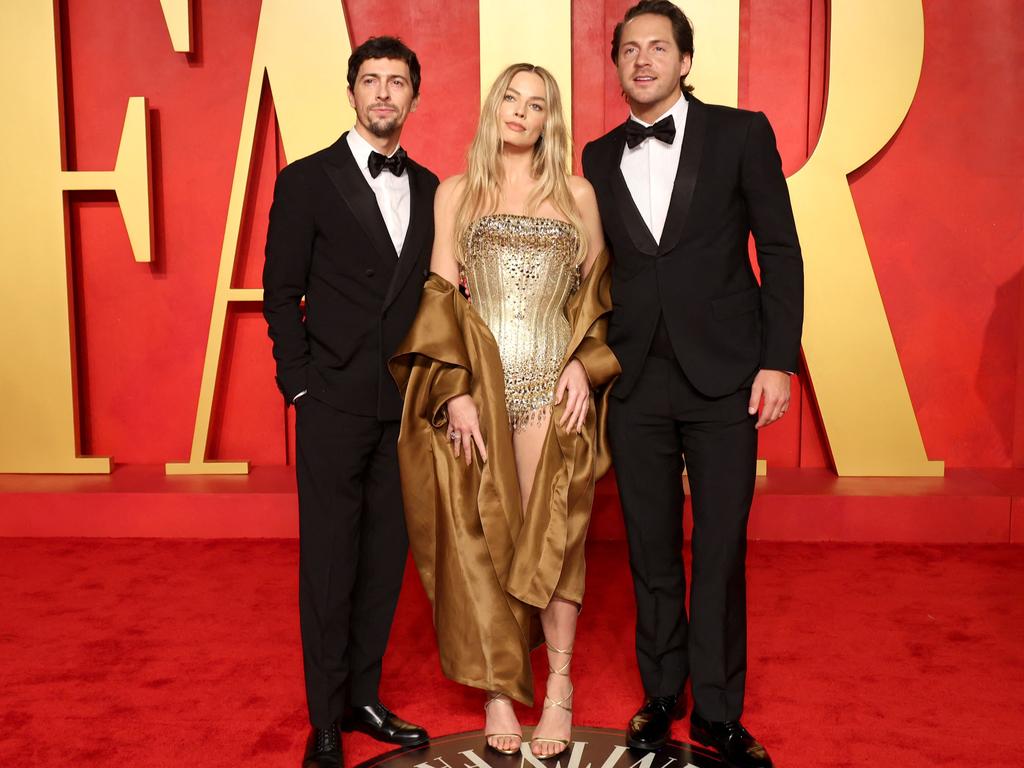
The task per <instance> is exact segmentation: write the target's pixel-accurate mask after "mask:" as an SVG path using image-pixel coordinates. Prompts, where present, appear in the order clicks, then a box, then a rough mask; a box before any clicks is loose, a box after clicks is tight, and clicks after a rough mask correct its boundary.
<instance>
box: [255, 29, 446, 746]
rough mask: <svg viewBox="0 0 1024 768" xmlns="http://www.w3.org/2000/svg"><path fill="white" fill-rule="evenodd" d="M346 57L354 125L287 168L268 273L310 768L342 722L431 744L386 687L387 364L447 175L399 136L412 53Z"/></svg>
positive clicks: (393, 549)
mask: <svg viewBox="0 0 1024 768" xmlns="http://www.w3.org/2000/svg"><path fill="white" fill-rule="evenodd" d="M348 67H349V68H348V86H349V88H348V98H349V103H350V104H351V105H352V107H353V108H354V109H355V113H356V125H355V128H354V129H353V130H351V131H348V132H346V133H345V134H343V135H342V137H341V138H340V139H338V141H337V142H335V143H334V144H333V145H331V146H330V147H328V148H327V149H324V150H321V151H320V152H317V153H315V154H313V155H310V156H309V157H305V158H302V159H301V160H298V161H296V162H294V163H292V164H291V165H289V166H287V167H286V168H285V169H284V170H282V171H281V173H280V175H279V176H278V178H277V184H276V186H275V188H274V203H273V206H272V207H271V210H270V227H269V230H268V233H267V249H266V264H265V266H264V269H263V289H264V298H263V306H264V315H265V316H266V319H267V323H268V325H269V333H270V338H271V339H272V340H273V346H274V359H275V360H276V361H277V383H278V386H279V387H280V389H281V392H282V393H283V394H284V397H285V400H286V402H288V403H294V404H295V409H296V416H295V422H296V424H295V434H296V475H297V480H298V491H299V616H300V624H301V630H302V655H303V664H304V668H305V678H306V701H307V704H308V707H309V718H310V723H311V725H312V731H311V733H310V737H309V741H308V744H307V748H306V756H305V758H304V762H303V765H306V766H340V765H341V763H342V756H341V736H340V733H339V729H340V730H349V729H358V730H361V731H365V732H367V733H369V734H370V735H372V736H374V737H375V738H378V739H380V740H382V741H387V742H390V743H394V744H400V745H403V746H411V745H416V744H421V743H423V742H425V741H426V740H427V734H426V731H424V730H423V728H420V727H419V726H415V725H411V724H409V723H406V722H404V721H403V720H401V719H400V718H398V717H397V716H396V715H394V714H393V713H392V712H390V711H389V710H388V709H386V708H385V707H384V705H383V704H381V702H380V700H379V698H378V694H377V691H378V685H379V682H380V675H381V660H382V658H383V656H384V649H385V646H386V645H387V639H388V633H389V632H390V630H391V621H392V618H393V616H394V612H395V606H396V604H397V602H398V593H399V590H400V588H401V584H402V574H403V571H404V568H405V560H406V552H407V549H408V537H407V534H406V530H405V518H404V513H403V509H402V494H401V485H400V480H399V474H398V456H397V441H398V428H399V420H400V418H401V415H402V403H401V399H400V398H399V394H398V389H397V387H395V384H394V381H393V380H392V379H391V376H390V375H389V374H388V371H387V367H386V364H387V361H388V358H389V357H390V356H391V355H392V353H393V352H394V351H395V349H396V348H397V347H398V344H399V343H400V342H401V341H402V339H403V337H404V336H405V334H406V331H408V329H409V326H410V325H411V324H412V320H413V317H414V316H415V315H416V310H417V308H418V306H419V301H420V295H421V292H422V290H423V283H424V280H425V278H426V276H427V271H428V267H429V264H430V249H431V244H432V242H433V236H434V219H433V201H434V190H435V189H436V188H437V183H438V182H437V177H436V176H435V175H434V174H433V173H431V172H430V171H428V170H427V169H426V168H424V167H423V166H421V165H418V164H417V163H415V162H413V161H412V160H411V159H409V158H408V157H407V156H406V154H405V151H404V150H403V149H401V147H400V146H399V138H400V137H401V133H402V126H403V124H404V123H405V120H406V118H407V117H408V116H409V114H410V113H411V112H413V111H414V110H415V109H416V104H417V99H418V93H419V85H420V66H419V62H418V60H417V58H416V54H414V53H413V52H412V51H411V50H409V48H407V47H406V46H405V44H403V43H402V42H401V41H399V40H397V39H396V38H391V37H377V38H371V39H369V40H367V41H366V42H365V43H363V44H362V45H361V46H359V47H358V48H356V49H355V50H354V51H353V52H352V56H351V58H350V59H349V63H348ZM303 296H305V299H306V300H305V308H304V311H303V307H302V305H301V303H300V302H301V300H302V297H303Z"/></svg>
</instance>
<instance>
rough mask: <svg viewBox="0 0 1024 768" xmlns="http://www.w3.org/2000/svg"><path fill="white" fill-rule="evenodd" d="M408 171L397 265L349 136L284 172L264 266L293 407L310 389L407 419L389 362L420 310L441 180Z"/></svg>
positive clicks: (343, 406)
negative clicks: (405, 220) (404, 228)
mask: <svg viewBox="0 0 1024 768" xmlns="http://www.w3.org/2000/svg"><path fill="white" fill-rule="evenodd" d="M406 173H408V174H409V192H410V211H409V228H408V231H407V233H406V236H405V243H404V246H403V248H402V253H401V257H399V255H398V254H397V253H395V247H394V244H393V243H392V241H391V237H390V236H389V234H388V229H387V225H385V223H384V219H383V217H382V216H381V214H380V208H379V207H378V206H377V198H376V197H375V196H374V194H373V190H371V189H370V186H369V185H368V184H367V183H366V179H365V178H364V177H363V174H362V171H361V170H360V169H359V167H358V166H357V165H356V161H355V158H353V157H352V152H351V150H350V149H349V147H348V142H347V141H346V138H345V134H343V135H342V137H341V138H340V139H338V141H336V142H335V143H334V144H332V145H331V146H330V147H328V148H326V149H324V150H321V151H320V152H317V153H315V154H313V155H310V156H309V157H304V158H302V159H301V160H296V161H295V162H294V163H291V164H290V165H288V166H287V167H286V168H284V169H283V170H282V171H281V173H280V174H279V175H278V177H277V183H276V185H275V187H274V203H273V205H272V206H271V209H270V227H269V229H268V231H267V249H266V263H265V264H264V268H263V314H264V316H265V317H266V319H267V323H268V325H269V333H270V338H271V339H272V340H273V346H274V359H275V360H276V361H277V384H278V387H279V388H280V389H281V392H282V393H283V394H284V396H285V398H286V399H287V400H288V401H289V402H291V400H292V398H294V397H295V396H296V395H297V394H298V393H299V392H302V391H303V390H307V391H308V393H309V395H308V396H312V397H315V398H317V399H318V400H321V401H323V402H325V403H327V404H329V405H331V406H333V407H335V408H337V409H339V410H342V411H345V412H347V413H353V414H358V415H365V416H376V417H377V418H379V419H398V418H401V415H402V401H401V398H400V397H399V394H398V388H397V387H396V386H395V383H394V381H393V380H392V379H391V376H390V375H389V374H388V372H387V361H388V358H389V357H391V355H392V353H393V352H394V351H395V349H396V348H397V347H398V345H399V343H400V342H401V341H402V339H403V338H404V337H405V334H406V332H407V331H408V330H409V326H410V325H412V321H413V318H414V317H415V315H416V310H417V308H418V307H419V301H420V295H421V293H422V291H423V283H424V281H425V280H426V277H427V274H428V269H429V266H430V249H431V246H432V244H433V240H434V191H435V190H436V189H437V183H438V182H437V176H435V175H434V174H433V173H431V172H430V171H428V170H427V169H426V168H424V167H423V166H421V165H418V164H417V163H415V162H413V161H412V160H409V161H408V165H407V166H406ZM303 296H305V297H306V301H305V312H303V308H302V306H301V305H300V300H301V299H302V297H303Z"/></svg>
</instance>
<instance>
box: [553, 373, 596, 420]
mask: <svg viewBox="0 0 1024 768" xmlns="http://www.w3.org/2000/svg"><path fill="white" fill-rule="evenodd" d="M563 397H564V398H567V399H566V401H565V412H564V413H563V414H562V418H561V419H559V420H558V426H560V427H562V428H563V429H565V430H570V429H575V430H576V434H577V435H578V434H580V432H582V431H583V424H584V423H585V422H586V420H587V410H588V409H589V408H590V379H588V378H587V370H586V369H585V368H584V367H583V363H581V362H580V361H579V360H577V359H576V358H575V357H574V358H573V359H572V360H570V361H569V364H568V365H566V366H565V370H564V371H562V375H561V376H559V377H558V384H557V385H556V386H555V405H558V404H559V403H561V402H562V398H563Z"/></svg>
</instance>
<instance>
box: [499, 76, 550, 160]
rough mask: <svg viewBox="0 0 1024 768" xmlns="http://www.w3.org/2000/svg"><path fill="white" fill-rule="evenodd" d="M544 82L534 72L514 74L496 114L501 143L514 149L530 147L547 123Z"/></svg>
mask: <svg viewBox="0 0 1024 768" xmlns="http://www.w3.org/2000/svg"><path fill="white" fill-rule="evenodd" d="M545 95H546V92H545V88H544V81H543V80H542V79H541V77H540V75H538V74H537V73H536V72H517V73H516V75H515V77H513V78H512V81H511V82H510V83H509V84H508V88H506V89H505V95H504V97H502V101H501V108H500V109H499V110H498V121H499V126H498V129H499V132H500V134H501V138H502V141H504V142H505V143H506V144H511V145H512V146H516V147H532V146H533V145H534V144H536V143H537V140H538V139H539V138H540V135H541V132H542V131H543V130H544V121H545V120H546V119H547V112H548V103H547V99H546V98H545Z"/></svg>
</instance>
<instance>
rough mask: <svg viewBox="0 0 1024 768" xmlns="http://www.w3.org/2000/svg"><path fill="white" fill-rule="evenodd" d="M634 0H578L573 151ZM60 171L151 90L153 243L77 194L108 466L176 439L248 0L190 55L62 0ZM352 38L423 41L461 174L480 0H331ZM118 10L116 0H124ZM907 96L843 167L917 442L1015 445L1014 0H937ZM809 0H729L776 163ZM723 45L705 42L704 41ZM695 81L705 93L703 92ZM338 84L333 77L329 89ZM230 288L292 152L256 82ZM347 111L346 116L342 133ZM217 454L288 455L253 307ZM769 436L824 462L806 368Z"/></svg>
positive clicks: (242, 332)
mask: <svg viewBox="0 0 1024 768" xmlns="http://www.w3.org/2000/svg"><path fill="white" fill-rule="evenodd" d="M629 4H630V2H628V0H574V2H573V38H574V48H573V65H574V75H573V89H574V100H575V105H574V114H573V118H574V129H575V139H576V142H577V148H578V149H579V148H581V147H582V146H583V144H584V143H585V142H586V141H588V140H590V139H592V138H594V137H596V136H598V135H599V134H601V133H603V132H604V131H605V130H607V129H608V128H610V127H612V126H613V125H615V124H617V123H618V122H620V121H621V120H622V119H623V117H624V116H625V114H626V112H625V107H624V105H623V103H622V101H621V99H620V98H619V96H618V88H617V82H616V79H615V73H614V71H613V69H612V67H611V63H610V61H609V59H608V55H607V52H608V38H609V36H610V31H611V28H612V26H613V24H614V22H615V21H616V20H617V19H619V18H621V14H622V12H623V10H624V9H625V8H626V7H627V6H628V5H629ZM61 5H62V8H61V15H62V27H63V30H62V40H63V54H64V55H63V68H64V72H63V79H64V85H65V100H66V105H65V111H66V122H67V145H68V168H69V169H78V170H91V169H107V168H111V167H113V163H114V159H115V154H116V148H117V141H118V137H119V135H120V121H121V119H122V117H123V111H124V105H125V102H126V100H127V99H128V97H129V96H133V95H145V96H147V97H149V104H150V107H151V109H152V113H151V114H152V117H151V125H152V133H153V170H154V187H155V188H154V196H155V204H154V208H155V211H154V212H155V222H156V237H157V250H156V258H155V262H154V263H153V264H152V265H143V264H137V263H135V262H133V260H132V256H131V252H130V249H129V245H128V241H127V236H126V234H125V232H124V229H123V226H122V223H121V219H120V214H119V212H118V210H117V207H116V202H115V201H114V199H113V197H112V196H110V195H106V194H99V193H97V194H76V195H74V196H73V197H72V201H73V202H72V253H73V256H72V270H73V274H74V286H75V305H76V316H77V336H78V338H77V341H78V356H79V377H80V405H81V407H80V412H81V419H82V450H83V452H84V453H86V454H91V455H113V456H114V457H115V459H116V460H117V461H118V462H121V463H163V462H165V461H173V460H181V459H184V458H186V457H187V456H188V451H189V445H190V443H191V437H192V429H193V423H194V419H195V413H196V403H197V399H198V394H199V383H200V378H201V374H202V364H203V354H204V351H205V346H206V340H207V334H208V331H209V325H210V311H211V306H212V301H213V291H214V283H215V278H216V271H217V266H218V260H219V256H220V248H221V242H222V239H223V237H224V222H225V217H226V212H227V204H228V198H229V194H230V184H231V173H232V169H233V166H234V163H235V156H236V153H237V149H238V143H239V132H240V128H241V121H242V111H243V106H244V103H243V102H244V98H245V88H246V83H247V79H248V73H249V67H250V64H251V60H252V47H253V42H254V39H255V33H256V22H257V19H258V14H259V5H260V4H259V0H231V1H230V2H227V1H226V0H225V1H223V2H216V3H215V2H209V1H208V0H193V8H194V14H195V30H194V53H193V54H191V55H189V56H183V55H181V54H175V53H173V51H172V50H171V47H170V43H169V40H168V37H167V31H166V28H165V25H164V22H163V19H162V17H161V15H160V8H159V4H158V3H157V2H156V1H155V0H153V2H139V3H127V4H125V3H117V4H116V6H115V4H114V3H112V2H111V0H74V2H65V3H62V4H61ZM345 8H346V11H347V16H348V20H349V26H350V30H351V32H352V36H353V40H354V41H356V42H358V41H361V40H362V39H364V38H365V37H367V36H369V35H372V34H382V33H390V34H399V35H401V36H402V37H403V38H404V39H405V40H406V41H407V42H408V43H409V44H410V45H411V46H412V47H413V48H414V49H415V50H416V51H417V52H418V54H419V56H420V59H421V61H422V64H423V71H424V82H423V92H422V100H421V106H420V109H419V111H418V112H417V113H416V115H415V116H414V117H413V118H412V119H411V120H410V122H409V124H408V127H407V131H406V133H405V134H404V135H403V144H404V145H405V146H406V147H407V148H408V150H409V151H410V153H411V154H412V155H413V156H414V157H416V158H417V159H419V160H420V161H422V162H424V163H425V164H427V165H428V166H429V167H431V168H432V169H434V170H435V171H436V172H437V173H438V174H439V175H440V176H442V177H444V176H446V175H449V174H451V173H454V172H457V171H458V170H460V168H461V161H462V156H463V152H464V150H465V147H466V145H467V143H468V141H469V139H470V137H471V135H472V132H473V130H474V127H475V121H476V115H477V108H478V104H479V74H478V65H477V57H478V52H479V50H478V49H479V42H478V34H477V0H444V2H441V0H420V1H418V2H417V1H416V0H346V2H345ZM115 9H116V12H115ZM924 11H925V55H924V68H923V72H922V76H921V82H920V86H919V89H918V93H917V96H916V99H915V101H914V104H913V106H912V107H911V109H910V113H909V115H908V117H907V119H906V121H905V123H904V125H903V126H902V128H901V130H900V131H899V132H898V133H897V135H896V136H895V137H894V138H893V140H892V141H891V142H890V143H889V145H888V146H887V147H886V148H885V149H884V150H883V151H882V152H881V153H880V154H879V155H878V156H877V157H876V158H875V159H874V160H872V161H871V162H870V163H869V164H868V165H867V166H865V167H864V168H862V169H860V170H859V171H858V172H857V173H855V174H854V175H853V177H852V179H851V181H852V186H853V193H854V198H855V200H856V203H857V209H858V212H859V214H860V218H861V224H862V227H863V230H864V234H865V237H866V239H867V243H868V247H869V249H870V253H871V259H872V263H873V265H874V269H875V274H876V276H877V278H878V282H879V286H880V289H881V293H882V297H883V300H884V303H885V307H886V311H887V313H888V317H889V322H890V325H891V327H892V331H893V335H894V338H895V341H896V347H897V350H898V352H899V354H900V358H901V361H902V364H903V370H904V373H905V375H906V378H907V383H908V386H909V389H910V395H911V399H912V401H913V403H914V406H915V409H916V411H917V414H918V419H919V422H920V425H921V430H922V433H923V436H924V442H925V446H926V449H927V452H928V454H929V456H930V457H931V458H935V459H944V460H945V461H946V462H947V466H950V467H972V466H985V467H1011V466H1024V375H1022V374H1024V368H1021V366H1020V365H1019V363H1020V362H1021V361H1022V360H1024V335H1022V299H1024V296H1022V291H1021V288H1022V279H1024V278H1022V274H1021V271H1022V256H1024V230H1022V214H1021V210H1022V204H1021V201H1022V200H1024V140H1022V138H1021V131H1020V126H1021V124H1022V123H1024V96H1022V94H1024V83H1021V73H1022V71H1024V69H1022V64H1024V42H1022V36H1021V35H1020V34H1019V30H1021V29H1024V4H1022V3H1020V2H1018V1H1017V0H985V1H984V2H982V1H980V0H979V1H978V2H974V3H971V4H970V5H969V9H968V7H966V6H965V4H963V3H958V2H955V0H928V2H926V3H925V4H924ZM827 15H828V14H827V3H826V2H825V1H824V0H744V2H743V3H742V13H741V48H740V57H741V60H740V91H739V93H740V106H743V107H748V108H754V109H760V110H763V111H764V112H765V113H766V114H767V115H768V117H769V118H770V119H771V121H772V123H773V125H774V126H775V129H776V132H777V134H778V137H779V146H780V151H781V153H782V157H783V163H784V166H785V170H786V172H787V174H791V173H793V172H794V171H796V170H797V169H798V168H799V167H800V166H801V165H802V163H803V162H804V161H805V160H806V158H807V157H808V155H809V154H810V151H811V150H812V149H813V146H814V141H815V138H816V135H817V128H818V126H819V124H820V117H821V110H822V99H823V94H824V90H825V79H826V73H827V64H826V61H825V53H826V41H827V31H828V18H827ZM696 55H697V56H698V57H701V56H714V51H708V50H704V49H703V48H701V41H700V37H699V33H698V37H697V53H696ZM698 95H699V94H698ZM337 98H339V99H343V98H344V94H342V93H339V94H337ZM266 102H267V103H266V104H265V107H266V109H265V112H264V119H263V120H262V121H261V128H260V135H259V137H258V140H257V151H258V157H257V159H256V160H255V161H254V175H253V178H252V184H251V189H250V196H249V202H248V206H247V212H246V219H245V225H244V228H243V246H242V248H241V253H240V263H239V269H238V274H237V277H236V283H235V284H236V285H238V286H253V287H255V286H258V285H259V272H260V268H261V265H262V259H263V256H262V249H263V238H264V234H265V231H266V216H267V210H268V208H269V203H270V193H271V190H272V184H273V179H274V174H275V172H276V170H277V168H278V167H279V166H280V165H282V164H283V163H284V158H283V156H282V154H281V151H280V146H279V142H278V140H277V136H276V132H275V125H274V120H273V112H272V104H271V103H270V100H269V99H267V100H266ZM347 127H348V126H339V133H340V131H341V130H343V129H345V128H347ZM228 327H229V332H228V341H227V343H226V345H225V351H224V361H223V363H222V372H221V379H220V383H219V386H218V395H217V400H216V405H215V416H214V426H213V430H212V433H211V434H212V440H211V449H210V456H211V457H212V458H225V459H249V460H251V461H252V462H253V463H255V464H283V463H286V462H287V461H288V460H289V453H290V450H289V445H290V440H289V437H288V435H289V425H288V415H287V413H286V411H285V409H284V408H283V405H282V403H281V399H280V396H279V395H278V393H277V390H276V388H275V386H274V383H273V365H272V360H271V356H270V347H269V342H268V340H267V338H266V330H265V325H264V322H263V319H262V316H261V315H260V312H259V307H258V306H255V305H251V306H244V305H243V306H236V307H235V308H234V310H233V311H232V314H231V318H230V321H229V324H228ZM795 397H796V399H797V400H798V401H799V402H800V403H801V407H800V408H799V409H794V410H793V415H794V416H796V415H797V414H799V417H798V418H792V417H791V418H788V419H784V420H783V421H782V422H780V423H779V424H778V425H776V426H773V427H772V428H771V430H769V431H768V432H767V433H766V434H765V435H764V437H763V439H762V448H761V455H762V456H763V457H765V458H767V459H768V461H769V463H770V464H772V465H775V466H790V467H793V466H826V465H827V463H828V459H827V447H826V444H825V440H824V436H823V433H822V431H821V428H820V424H819V422H818V418H817V416H816V413H815V410H814V408H813V403H812V402H811V401H810V398H809V395H808V394H807V389H806V387H804V386H799V385H798V386H797V388H796V392H795Z"/></svg>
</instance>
